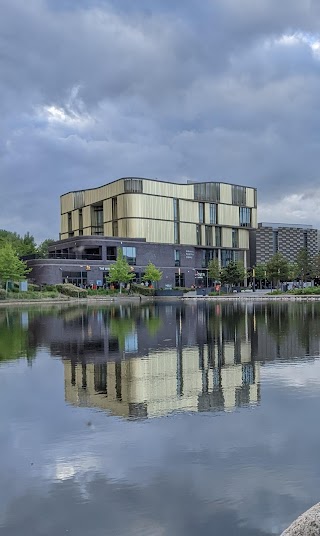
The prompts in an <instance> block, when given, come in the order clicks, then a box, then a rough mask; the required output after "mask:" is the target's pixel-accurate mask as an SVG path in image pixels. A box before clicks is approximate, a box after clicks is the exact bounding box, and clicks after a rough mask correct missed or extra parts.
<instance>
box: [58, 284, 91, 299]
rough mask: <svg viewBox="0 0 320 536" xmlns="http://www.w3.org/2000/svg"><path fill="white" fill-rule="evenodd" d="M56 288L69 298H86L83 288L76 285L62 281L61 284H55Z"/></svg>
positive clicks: (86, 294)
mask: <svg viewBox="0 0 320 536" xmlns="http://www.w3.org/2000/svg"><path fill="white" fill-rule="evenodd" d="M56 289H57V291H58V292H60V293H61V294H64V296H69V297H70V298H86V297H87V296H88V292H87V291H86V290H85V289H84V288H79V287H76V286H75V285H71V283H63V284H61V285H56Z"/></svg>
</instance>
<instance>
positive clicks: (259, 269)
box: [254, 264, 267, 288]
mask: <svg viewBox="0 0 320 536" xmlns="http://www.w3.org/2000/svg"><path fill="white" fill-rule="evenodd" d="M254 271H255V279H256V281H259V282H260V288H261V282H262V281H263V280H264V279H266V278H267V267H266V265H265V264H257V266H256V267H255V269H254Z"/></svg>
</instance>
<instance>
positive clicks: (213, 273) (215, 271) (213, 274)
mask: <svg viewBox="0 0 320 536" xmlns="http://www.w3.org/2000/svg"><path fill="white" fill-rule="evenodd" d="M220 275H221V274H220V266H219V261H218V259H212V260H211V261H209V262H208V276H209V277H210V279H212V280H213V281H220Z"/></svg>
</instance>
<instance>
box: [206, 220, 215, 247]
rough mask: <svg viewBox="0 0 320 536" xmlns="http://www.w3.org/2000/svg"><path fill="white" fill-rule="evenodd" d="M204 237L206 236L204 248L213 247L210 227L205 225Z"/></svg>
mask: <svg viewBox="0 0 320 536" xmlns="http://www.w3.org/2000/svg"><path fill="white" fill-rule="evenodd" d="M205 235H206V246H213V243H212V227H211V226H210V225H206V227H205Z"/></svg>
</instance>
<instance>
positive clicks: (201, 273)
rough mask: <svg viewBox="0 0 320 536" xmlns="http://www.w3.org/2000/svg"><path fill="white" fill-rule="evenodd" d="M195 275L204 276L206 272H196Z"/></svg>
mask: <svg viewBox="0 0 320 536" xmlns="http://www.w3.org/2000/svg"><path fill="white" fill-rule="evenodd" d="M195 277H199V278H200V277H206V274H205V273H204V272H196V273H195Z"/></svg>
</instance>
